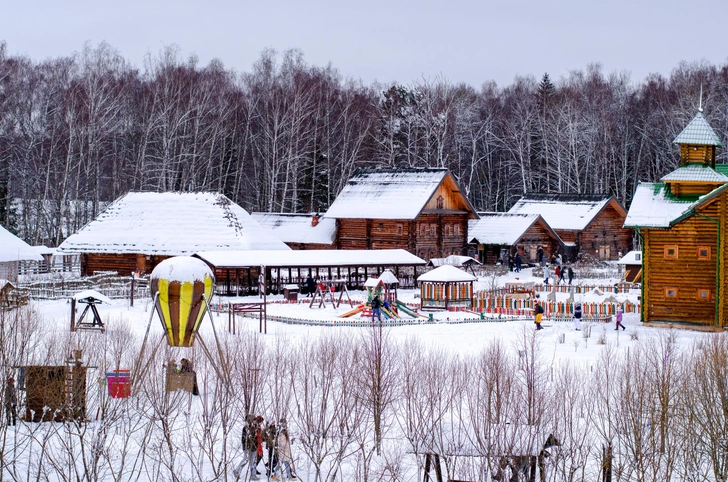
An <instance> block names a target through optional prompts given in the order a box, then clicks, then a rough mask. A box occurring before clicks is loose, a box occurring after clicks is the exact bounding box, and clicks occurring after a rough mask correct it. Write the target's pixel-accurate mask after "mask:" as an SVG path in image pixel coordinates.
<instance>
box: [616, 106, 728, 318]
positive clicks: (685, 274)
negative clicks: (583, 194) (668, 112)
mask: <svg viewBox="0 0 728 482" xmlns="http://www.w3.org/2000/svg"><path fill="white" fill-rule="evenodd" d="M674 143H675V144H677V145H678V146H679V147H680V167H678V168H677V169H675V170H674V171H672V172H671V173H669V174H667V175H666V176H664V177H663V178H662V179H661V180H660V182H643V183H640V184H639V185H638V186H637V189H636V191H635V195H634V198H633V200H632V205H631V206H630V208H629V213H628V214H627V219H626V221H625V223H624V224H625V226H627V227H632V228H635V229H637V230H638V233H639V235H640V237H641V238H642V280H643V282H642V283H643V284H642V313H641V317H642V321H644V322H683V323H690V324H695V325H703V326H711V327H714V328H716V329H723V328H726V327H728V309H727V308H726V304H727V303H728V285H727V283H728V276H726V275H727V274H728V256H726V254H727V253H728V176H726V174H725V173H726V172H728V165H716V163H715V151H716V148H718V147H722V143H721V141H720V139H719V138H718V136H717V135H716V134H715V132H714V131H713V129H712V128H711V127H710V125H709V124H708V122H707V121H706V120H705V117H703V114H702V109H700V110H699V112H698V114H697V115H696V116H695V117H694V118H693V120H692V121H691V122H690V123H689V124H688V125H687V127H685V129H684V130H683V131H682V132H681V133H680V134H679V135H678V136H677V137H676V138H675V141H674Z"/></svg>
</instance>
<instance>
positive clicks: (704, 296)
mask: <svg viewBox="0 0 728 482" xmlns="http://www.w3.org/2000/svg"><path fill="white" fill-rule="evenodd" d="M696 298H697V300H698V301H710V290H709V289H705V288H698V292H697V294H696Z"/></svg>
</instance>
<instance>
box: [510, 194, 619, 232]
mask: <svg viewBox="0 0 728 482" xmlns="http://www.w3.org/2000/svg"><path fill="white" fill-rule="evenodd" d="M613 199H614V198H613V197H612V196H611V195H608V194H606V195H601V194H598V195H594V194H542V193H538V194H528V195H527V196H526V197H523V198H522V199H520V200H519V201H518V202H517V203H516V204H514V205H513V207H512V208H511V209H510V210H509V211H508V212H509V213H511V214H540V215H541V217H542V218H543V219H544V220H545V221H546V223H547V224H548V225H549V226H551V227H552V228H553V229H563V230H568V231H582V230H583V229H584V228H586V227H587V226H588V225H589V223H591V222H592V220H593V219H594V218H595V217H596V215H597V214H599V213H600V212H601V211H602V209H604V208H605V207H606V206H607V204H609V203H610V201H612V200H613ZM615 205H616V206H618V205H619V203H616V204H615ZM619 209H621V206H620V207H619Z"/></svg>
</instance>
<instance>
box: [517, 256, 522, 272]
mask: <svg viewBox="0 0 728 482" xmlns="http://www.w3.org/2000/svg"><path fill="white" fill-rule="evenodd" d="M522 264H523V259H521V253H516V273H520V272H521V265H522Z"/></svg>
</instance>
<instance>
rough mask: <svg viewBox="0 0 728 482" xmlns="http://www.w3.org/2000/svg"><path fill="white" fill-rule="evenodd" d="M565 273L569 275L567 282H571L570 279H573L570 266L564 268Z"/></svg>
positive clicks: (572, 271)
mask: <svg viewBox="0 0 728 482" xmlns="http://www.w3.org/2000/svg"><path fill="white" fill-rule="evenodd" d="M566 274H567V276H568V277H569V284H571V281H572V280H573V279H574V270H573V269H571V266H569V267H568V268H566Z"/></svg>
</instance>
